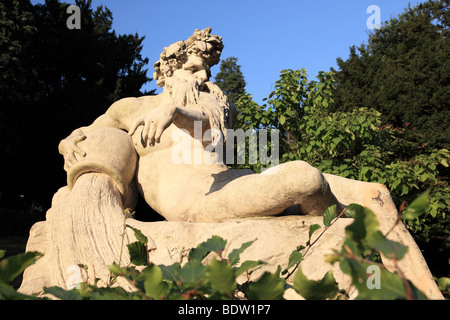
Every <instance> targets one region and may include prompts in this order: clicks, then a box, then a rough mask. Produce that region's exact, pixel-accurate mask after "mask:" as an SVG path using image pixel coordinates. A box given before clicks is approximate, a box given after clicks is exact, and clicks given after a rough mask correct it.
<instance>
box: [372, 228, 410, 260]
mask: <svg viewBox="0 0 450 320" xmlns="http://www.w3.org/2000/svg"><path fill="white" fill-rule="evenodd" d="M367 242H368V244H369V245H370V246H371V247H372V248H374V249H376V250H378V251H380V252H381V253H382V254H384V255H385V256H386V257H387V258H389V259H393V258H394V257H395V258H396V259H397V260H401V259H403V257H404V256H405V253H406V252H407V251H408V247H406V246H404V245H402V244H401V243H399V242H395V241H392V240H389V239H387V238H386V237H385V236H384V235H383V234H382V233H381V232H380V231H377V232H374V233H372V234H371V235H370V236H369V237H368V238H367Z"/></svg>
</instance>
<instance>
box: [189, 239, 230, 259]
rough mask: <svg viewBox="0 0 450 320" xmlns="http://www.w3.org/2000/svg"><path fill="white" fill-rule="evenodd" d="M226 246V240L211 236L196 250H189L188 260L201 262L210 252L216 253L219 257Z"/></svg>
mask: <svg viewBox="0 0 450 320" xmlns="http://www.w3.org/2000/svg"><path fill="white" fill-rule="evenodd" d="M226 244H227V242H226V240H224V239H222V238H221V237H218V236H212V237H211V238H210V239H208V240H206V241H205V242H202V243H200V244H199V245H198V246H197V247H196V248H194V249H191V251H190V252H189V257H188V258H189V260H200V261H201V260H203V259H204V258H205V257H206V256H207V255H208V253H210V252H211V251H214V252H216V253H217V254H218V255H219V256H222V251H223V250H224V249H225V245H226Z"/></svg>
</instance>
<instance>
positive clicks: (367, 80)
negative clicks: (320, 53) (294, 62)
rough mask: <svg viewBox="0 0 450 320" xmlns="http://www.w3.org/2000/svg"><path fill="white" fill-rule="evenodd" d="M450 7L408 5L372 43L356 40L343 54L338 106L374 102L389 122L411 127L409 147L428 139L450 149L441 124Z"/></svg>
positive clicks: (448, 93)
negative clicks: (357, 43) (345, 55)
mask: <svg viewBox="0 0 450 320" xmlns="http://www.w3.org/2000/svg"><path fill="white" fill-rule="evenodd" d="M448 9H449V3H448V1H446V0H429V1H426V2H424V3H421V4H418V5H417V6H415V7H413V8H411V7H410V6H408V8H406V9H405V11H404V12H403V13H401V14H400V15H398V16H397V17H392V18H391V19H390V20H389V21H386V22H385V23H384V24H383V26H382V27H381V28H380V29H376V30H374V31H373V32H371V33H370V34H369V39H368V42H367V44H361V45H360V46H358V47H356V46H352V47H351V48H350V55H349V57H348V59H347V60H343V59H342V58H338V59H337V64H338V67H339V69H338V70H337V71H336V74H335V77H336V80H337V82H336V87H335V89H336V90H335V94H334V97H335V102H336V103H335V104H333V106H332V108H333V110H334V111H336V110H341V111H350V110H352V109H354V108H360V107H373V108H375V109H376V110H377V111H379V112H381V113H382V118H383V122H384V123H388V124H392V125H393V126H395V127H399V128H406V129H407V130H406V134H407V135H408V139H410V140H411V141H412V142H414V144H415V146H414V148H412V150H410V152H413V153H416V152H415V151H416V150H417V149H416V146H419V145H420V146H421V145H423V144H426V145H428V146H430V147H433V148H438V149H439V148H446V149H450V140H449V137H450V131H449V128H448V126H443V125H442V124H443V123H448V122H449V121H450V110H449V108H448V101H449V97H450V88H449V86H448V74H449V73H450V69H449V65H448V64H447V63H444V61H448V60H449V54H450V43H449V42H448V30H449V20H448ZM332 70H333V69H332ZM333 71H335V70H333ZM417 151H420V149H419V150H417Z"/></svg>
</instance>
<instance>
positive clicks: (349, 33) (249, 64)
mask: <svg viewBox="0 0 450 320" xmlns="http://www.w3.org/2000/svg"><path fill="white" fill-rule="evenodd" d="M65 1H66V2H68V3H75V1H71V0H65ZM32 2H33V3H36V2H43V1H32ZM422 2H424V1H417V0H416V1H414V0H411V1H408V0H342V1H337V0H316V1H312V0H310V1H306V0H277V1H273V0H272V1H268V0H226V1H225V0H209V1H186V0H171V1H162V0H158V1H153V0H127V1H125V0H93V1H92V6H93V7H94V8H95V7H97V6H99V5H104V6H107V7H108V8H109V9H110V10H111V11H112V13H113V29H114V30H116V32H117V33H119V34H128V33H133V34H134V33H136V32H137V33H138V34H139V35H140V36H143V35H145V36H146V39H145V40H144V43H143V50H142V55H143V56H144V57H148V58H149V60H150V62H149V65H148V76H149V77H151V76H152V74H153V63H154V62H155V61H156V60H158V59H159V54H160V53H161V52H162V50H163V48H164V47H166V46H168V45H170V44H171V43H173V42H176V41H179V40H185V39H187V38H188V37H189V36H190V35H192V33H193V31H194V30H195V29H196V28H198V29H203V28H206V27H211V28H212V31H213V33H214V34H217V35H220V36H222V37H223V42H224V44H225V48H224V50H223V53H222V59H225V58H227V57H230V56H234V57H237V58H238V63H239V65H241V70H242V72H243V74H244V76H245V79H246V82H247V86H246V90H247V92H249V93H251V94H252V95H253V97H254V100H255V101H256V102H257V103H262V99H263V98H265V97H267V96H268V95H269V93H270V92H271V91H272V90H273V88H274V84H275V81H276V80H277V79H278V77H279V74H280V71H281V70H283V69H301V68H305V69H306V70H307V72H308V75H309V78H310V79H313V78H315V76H316V75H317V73H318V72H319V71H321V70H323V71H329V69H330V67H336V58H337V57H342V58H344V59H346V58H347V57H348V54H349V47H350V46H352V45H359V44H361V43H363V42H367V39H368V31H369V29H368V27H367V24H366V22H367V20H368V19H369V17H370V16H371V13H367V8H368V7H369V6H370V5H377V6H378V7H379V8H380V15H381V21H382V22H384V21H386V20H389V19H390V18H391V17H392V16H397V15H398V14H399V13H401V12H403V11H404V8H406V7H407V6H408V3H410V4H411V6H415V5H416V4H418V3H422ZM218 71H219V66H218V65H217V66H215V67H214V68H213V69H212V74H213V76H214V75H215V74H216V73H217V72H218ZM145 88H146V89H154V88H157V86H156V81H152V82H150V83H149V84H148V85H146V86H145ZM157 92H160V89H158V90H157Z"/></svg>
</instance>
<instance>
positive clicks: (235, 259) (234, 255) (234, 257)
mask: <svg viewBox="0 0 450 320" xmlns="http://www.w3.org/2000/svg"><path fill="white" fill-rule="evenodd" d="M256 240H257V239H255V240H253V241H249V242H245V243H243V244H242V246H241V247H240V248H239V249H234V250H233V251H231V253H230V254H229V255H228V260H229V261H230V263H231V265H232V266H234V265H235V264H237V263H239V260H240V257H239V255H240V254H241V253H242V252H243V251H244V250H245V249H247V248H248V247H250V246H251V245H252V244H253V242H255V241H256Z"/></svg>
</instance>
